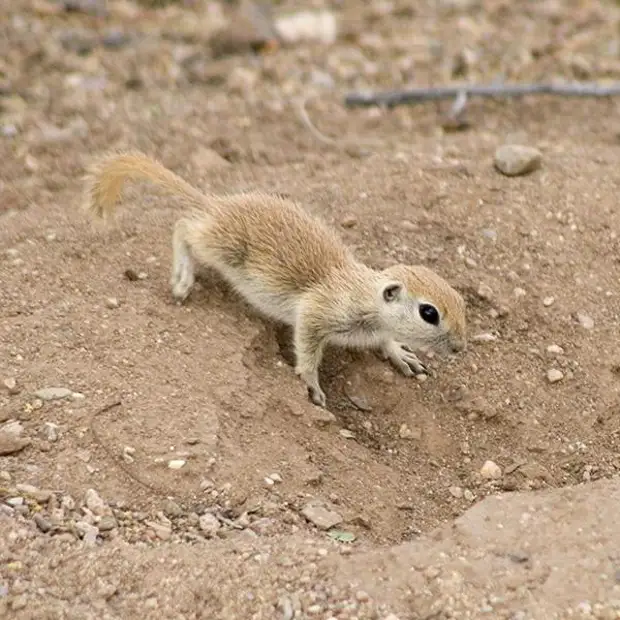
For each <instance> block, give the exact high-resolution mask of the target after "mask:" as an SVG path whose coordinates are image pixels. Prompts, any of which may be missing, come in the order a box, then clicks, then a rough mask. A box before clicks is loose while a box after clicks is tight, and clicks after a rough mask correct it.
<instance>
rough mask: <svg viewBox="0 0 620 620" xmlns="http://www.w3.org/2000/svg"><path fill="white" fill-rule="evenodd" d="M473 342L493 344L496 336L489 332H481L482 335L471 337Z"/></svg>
mask: <svg viewBox="0 0 620 620" xmlns="http://www.w3.org/2000/svg"><path fill="white" fill-rule="evenodd" d="M471 339H472V341H473V342H494V341H495V340H497V336H496V335H495V334H492V333H490V332H483V333H482V334H475V335H473V336H472V337H471Z"/></svg>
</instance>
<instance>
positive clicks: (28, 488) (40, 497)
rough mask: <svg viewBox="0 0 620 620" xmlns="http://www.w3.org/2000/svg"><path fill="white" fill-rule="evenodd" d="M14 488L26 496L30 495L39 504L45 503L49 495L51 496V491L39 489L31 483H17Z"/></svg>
mask: <svg viewBox="0 0 620 620" xmlns="http://www.w3.org/2000/svg"><path fill="white" fill-rule="evenodd" d="M15 488H16V489H17V490H18V491H19V492H20V493H21V494H22V495H25V496H27V497H31V498H32V499H34V500H35V501H36V502H38V503H39V504H46V503H47V502H48V501H49V500H50V497H51V496H52V492H51V491H47V490H43V489H39V488H38V487H35V486H34V485H32V484H17V485H15Z"/></svg>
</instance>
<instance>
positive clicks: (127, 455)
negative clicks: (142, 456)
mask: <svg viewBox="0 0 620 620" xmlns="http://www.w3.org/2000/svg"><path fill="white" fill-rule="evenodd" d="M135 453H136V449H135V448H132V447H131V446H124V447H123V461H125V463H133V461H134V458H133V457H134V454H135Z"/></svg>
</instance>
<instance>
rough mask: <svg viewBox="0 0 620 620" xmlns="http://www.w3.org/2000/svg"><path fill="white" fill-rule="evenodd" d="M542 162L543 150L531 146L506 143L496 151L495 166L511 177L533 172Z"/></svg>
mask: <svg viewBox="0 0 620 620" xmlns="http://www.w3.org/2000/svg"><path fill="white" fill-rule="evenodd" d="M541 162H542V154H541V152H540V151H539V150H538V149H535V148H533V147H531V146H522V145H519V144H504V145H502V146H500V147H499V148H498V149H497V150H496V151H495V159H494V165H495V168H496V169H497V170H499V171H500V172H501V173H502V174H504V175H506V176H509V177H514V176H519V175H523V174H528V173H530V172H533V171H534V170H536V169H537V168H538V167H539V166H540V164H541Z"/></svg>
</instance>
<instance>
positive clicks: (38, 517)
mask: <svg viewBox="0 0 620 620" xmlns="http://www.w3.org/2000/svg"><path fill="white" fill-rule="evenodd" d="M33 521H34V522H35V525H36V526H37V527H38V528H39V529H40V530H41V531H42V532H43V533H44V534H45V533H47V532H49V531H50V530H51V529H52V522H51V521H49V520H48V519H46V518H45V517H44V516H43V515H42V514H41V513H40V512H37V513H35V515H34V517H33Z"/></svg>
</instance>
